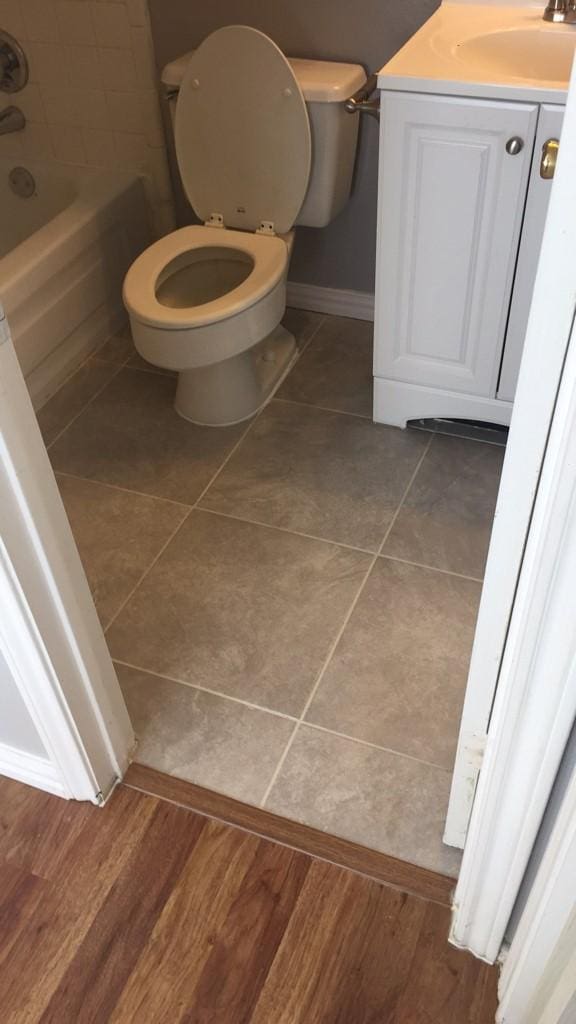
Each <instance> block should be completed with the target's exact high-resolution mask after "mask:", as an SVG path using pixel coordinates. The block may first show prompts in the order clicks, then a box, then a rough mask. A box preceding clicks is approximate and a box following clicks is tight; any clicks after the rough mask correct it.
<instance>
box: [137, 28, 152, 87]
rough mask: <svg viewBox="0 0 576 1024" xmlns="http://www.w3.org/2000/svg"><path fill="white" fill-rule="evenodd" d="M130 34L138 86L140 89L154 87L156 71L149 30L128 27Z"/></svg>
mask: <svg viewBox="0 0 576 1024" xmlns="http://www.w3.org/2000/svg"><path fill="white" fill-rule="evenodd" d="M130 34H131V38H132V53H133V54H134V64H135V67H136V76H137V81H138V87H139V88H140V89H152V88H154V89H156V88H157V87H158V72H157V71H156V64H155V62H154V53H153V50H152V40H151V38H150V32H149V30H148V28H142V27H135V28H132V29H130Z"/></svg>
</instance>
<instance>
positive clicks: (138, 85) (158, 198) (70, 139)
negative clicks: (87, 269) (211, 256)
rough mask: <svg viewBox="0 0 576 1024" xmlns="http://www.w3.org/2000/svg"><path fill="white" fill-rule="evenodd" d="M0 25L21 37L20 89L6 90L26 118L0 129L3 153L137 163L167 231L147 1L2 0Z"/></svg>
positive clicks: (82, 162) (168, 193)
mask: <svg viewBox="0 0 576 1024" xmlns="http://www.w3.org/2000/svg"><path fill="white" fill-rule="evenodd" d="M0 28H2V29H4V30H6V31H7V32H10V33H11V34H12V35H14V36H15V37H16V38H17V39H18V41H19V42H20V43H21V45H22V46H23V48H24V51H25V53H26V55H27V57H28V61H29V66H30V81H29V83H28V85H27V86H26V87H25V89H23V90H22V91H21V92H18V93H15V94H14V95H13V96H8V95H7V94H3V96H2V101H4V102H5V103H6V104H8V103H14V104H15V105H16V106H18V107H20V108H21V110H22V111H23V113H24V115H25V117H26V120H27V124H26V128H25V129H24V131H22V132H18V133H14V134H11V135H3V136H1V137H0V156H5V157H8V158H10V159H12V160H14V162H15V163H20V164H24V165H26V160H27V159H29V160H37V159H40V160H48V161H49V162H51V163H52V162H56V163H63V164H67V165H70V164H72V165H79V166H84V167H86V166H87V167H93V168H100V167H108V168H110V167H120V168H126V169H128V170H136V171H139V172H140V173H142V174H143V176H144V178H145V183H146V188H147V192H148V196H149V199H150V203H151V206H152V210H153V216H154V222H155V225H156V230H157V233H158V234H164V233H165V232H167V231H170V230H171V229H172V227H173V205H172V189H171V184H170V179H169V175H168V168H167V164H166V153H165V142H164V134H163V130H162V124H161V118H160V109H159V103H158V93H157V76H156V69H155V66H154V61H153V55H152V46H151V37H150V27H149V18H148V8H147V4H146V0H98V2H90V0H0ZM2 101H0V105H4V104H3V102H2Z"/></svg>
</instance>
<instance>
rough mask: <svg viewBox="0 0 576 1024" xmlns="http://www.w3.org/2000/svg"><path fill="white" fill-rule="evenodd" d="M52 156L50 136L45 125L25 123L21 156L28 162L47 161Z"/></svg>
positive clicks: (48, 128) (47, 126)
mask: <svg viewBox="0 0 576 1024" xmlns="http://www.w3.org/2000/svg"><path fill="white" fill-rule="evenodd" d="M52 155H53V152H52V136H51V134H50V126H49V125H47V124H35V123H34V122H33V121H30V122H28V123H27V125H26V127H25V129H24V131H23V132H22V156H23V157H24V159H26V158H28V159H29V160H49V159H50V157H51V156H52Z"/></svg>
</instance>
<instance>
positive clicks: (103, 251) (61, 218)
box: [0, 159, 151, 408]
mask: <svg viewBox="0 0 576 1024" xmlns="http://www.w3.org/2000/svg"><path fill="white" fill-rule="evenodd" d="M15 164H16V161H15V160H6V159H2V160H0V301H1V302H2V304H3V305H4V310H5V313H6V316H7V319H8V323H9V324H10V331H11V334H12V338H13V340H14V345H15V348H16V352H17V354H18V358H19V360H20V365H21V367H22V371H23V373H24V376H25V378H26V382H27V384H28V389H29V391H30V395H31V397H32V401H33V403H34V405H35V407H36V408H39V407H40V406H41V405H42V404H43V403H44V402H45V401H46V400H47V399H48V398H49V397H50V395H51V394H53V392H54V391H55V390H56V389H57V388H58V387H59V386H60V384H61V383H62V382H63V380H65V378H66V377H67V376H68V375H69V374H70V373H71V372H72V371H73V370H74V369H75V367H76V366H77V365H79V364H80V363H81V362H82V361H83V360H84V359H85V358H86V356H87V355H89V353H90V352H91V351H93V350H94V349H96V348H97V347H98V345H100V343H101V342H103V341H105V339H106V338H107V337H108V335H109V334H110V333H111V332H112V331H114V330H116V329H117V328H118V327H119V326H120V324H121V323H123V322H124V320H125V314H124V310H123V307H122V295H121V292H122V281H123V278H124V275H125V273H126V271H127V269H128V267H129V266H130V264H131V263H132V262H133V260H134V259H135V258H136V256H137V255H138V254H139V253H140V252H142V250H143V249H144V248H146V246H147V245H149V244H150V241H151V229H150V218H149V213H148V205H147V201H146V197H145V193H144V188H143V184H142V182H141V181H140V179H139V178H138V177H137V176H136V175H135V174H131V173H129V172H123V171H89V170H85V171H84V170H82V169H78V170H76V169H74V168H72V169H70V170H68V169H67V168H59V167H54V166H51V165H48V164H40V163H36V162H35V161H27V162H26V164H25V166H26V169H27V170H28V171H30V172H31V173H32V175H33V177H34V180H35V184H36V188H35V192H34V194H33V195H32V196H30V197H29V198H21V197H20V196H19V195H16V194H14V192H13V191H12V189H11V188H10V183H9V177H8V176H9V173H10V171H11V170H12V169H13V167H14V166H15Z"/></svg>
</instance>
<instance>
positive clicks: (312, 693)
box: [260, 438, 432, 807]
mask: <svg viewBox="0 0 576 1024" xmlns="http://www.w3.org/2000/svg"><path fill="white" fill-rule="evenodd" d="M431 442H432V438H430V440H429V441H428V444H426V445H425V446H424V449H423V451H422V454H421V456H420V458H419V459H418V462H417V463H416V467H415V469H414V471H413V473H412V475H411V477H410V479H409V481H408V483H407V485H406V488H405V489H404V492H403V494H402V497H401V499H400V502H399V503H398V508H397V509H396V511H395V513H394V515H393V516H392V519H391V520H390V523H389V525H388V529H387V530H386V533H385V534H384V539H383V540H382V543H381V544H380V547H379V548H378V550H377V552H376V554H375V555H374V556H373V557H372V559H371V560H370V564H369V566H368V568H367V570H366V572H365V574H364V577H363V579H362V582H361V583H360V586H359V588H358V591H357V593H356V596H355V597H354V600H353V601H352V604H351V605H350V608H349V609H348V613H347V615H346V617H345V619H344V622H343V623H342V626H341V627H340V630H339V632H338V634H337V636H336V638H335V640H334V642H333V644H332V646H331V647H330V650H329V651H328V655H327V657H326V660H325V661H324V664H323V665H322V668H321V669H320V672H319V673H318V676H317V678H316V682H315V683H314V685H313V687H312V689H311V691H310V694H309V696H308V700H307V701H306V704H305V705H304V709H303V711H302V713H301V715H300V718H299V719H298V721H297V723H296V725H295V726H294V729H293V731H292V735H291V736H290V738H289V740H288V742H287V744H286V746H285V748H284V751H283V753H282V755H281V757H280V760H279V761H278V764H277V765H276V768H275V770H274V772H273V774H272V778H271V780H270V782H269V784H268V786H267V788H266V792H265V793H264V796H263V797H262V801H261V803H260V806H261V807H265V806H266V802H267V800H268V798H269V796H270V793H271V792H272V789H273V788H274V785H275V783H276V780H277V778H278V776H279V774H280V772H281V770H282V767H283V765H284V762H285V760H286V758H287V756H288V754H289V752H290V749H291V747H292V744H293V742H294V739H295V737H296V733H297V732H298V729H299V727H300V725H301V724H302V723H303V722H304V719H305V717H306V715H307V714H308V710H309V708H310V705H311V704H312V701H313V700H314V697H315V696H316V692H317V690H318V687H319V686H320V683H321V682H322V679H323V678H324V675H325V673H326V670H327V668H328V665H329V664H330V662H331V660H332V657H333V655H334V653H335V651H336V648H337V647H338V644H339V643H340V640H341V639H342V636H343V634H344V630H345V629H346V627H347V625H348V623H349V622H350V619H351V618H352V615H353V613H354V609H355V608H356V606H357V604H358V601H359V600H360V596H361V594H362V592H363V590H364V587H365V586H366V583H367V582H368V578H369V576H370V573H371V572H372V569H373V568H374V566H375V565H376V561H377V559H378V556H379V554H380V552H381V551H382V548H383V546H384V544H385V543H386V541H387V539H388V536H389V534H390V531H391V530H392V528H393V526H394V523H395V522H396V519H397V518H398V514H399V512H400V509H401V508H402V506H403V504H404V502H405V500H406V498H407V497H408V493H409V491H410V488H411V487H412V484H413V483H414V480H415V479H416V476H417V474H418V471H419V470H420V467H421V465H422V463H423V461H424V459H425V458H426V455H427V454H428V451H429V448H430V444H431Z"/></svg>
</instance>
